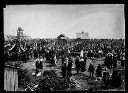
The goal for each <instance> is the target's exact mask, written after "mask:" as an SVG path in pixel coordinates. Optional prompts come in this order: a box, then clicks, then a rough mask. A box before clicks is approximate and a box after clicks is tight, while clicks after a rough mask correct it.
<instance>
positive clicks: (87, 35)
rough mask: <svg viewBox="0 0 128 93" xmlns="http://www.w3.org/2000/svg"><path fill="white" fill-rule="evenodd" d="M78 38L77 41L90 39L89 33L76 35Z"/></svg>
mask: <svg viewBox="0 0 128 93" xmlns="http://www.w3.org/2000/svg"><path fill="white" fill-rule="evenodd" d="M76 38H77V39H90V37H89V34H88V32H83V31H82V32H80V33H76Z"/></svg>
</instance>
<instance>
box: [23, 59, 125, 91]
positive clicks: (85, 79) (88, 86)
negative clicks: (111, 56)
mask: <svg viewBox="0 0 128 93" xmlns="http://www.w3.org/2000/svg"><path fill="white" fill-rule="evenodd" d="M92 63H93V65H94V66H95V68H96V67H97V65H98V64H101V65H103V64H104V58H103V59H93V60H92ZM88 66H89V61H88V59H87V61H86V71H85V72H83V73H79V74H78V75H77V74H76V70H75V69H74V68H72V76H71V77H70V79H71V80H72V81H74V82H75V84H76V87H75V88H73V89H69V90H75V91H77V90H95V91H125V78H124V77H125V76H123V77H122V79H123V84H122V87H121V88H118V89H108V90H105V89H103V88H102V87H103V81H102V80H97V79H96V78H95V76H94V79H93V80H91V79H90V78H89V72H88ZM26 68H28V71H29V74H30V76H31V77H32V79H33V82H34V83H35V85H36V84H38V82H36V79H39V78H40V77H41V76H42V74H41V75H40V76H38V77H37V76H33V75H32V73H33V72H34V70H35V69H36V67H35V59H32V60H31V61H29V62H27V63H24V64H23V66H22V69H26ZM118 68H119V69H123V68H121V67H120V62H118ZM50 69H53V70H56V73H57V75H58V76H59V77H62V74H61V60H59V61H58V62H57V66H54V67H52V66H51V65H50V63H48V62H46V61H45V60H44V62H43V71H42V73H43V72H44V71H46V70H50ZM108 71H109V73H110V74H112V70H108ZM37 81H38V80H37ZM67 91H68V90H67Z"/></svg>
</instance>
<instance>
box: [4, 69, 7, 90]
mask: <svg viewBox="0 0 128 93" xmlns="http://www.w3.org/2000/svg"><path fill="white" fill-rule="evenodd" d="M6 89H7V69H6V68H4V90H6Z"/></svg>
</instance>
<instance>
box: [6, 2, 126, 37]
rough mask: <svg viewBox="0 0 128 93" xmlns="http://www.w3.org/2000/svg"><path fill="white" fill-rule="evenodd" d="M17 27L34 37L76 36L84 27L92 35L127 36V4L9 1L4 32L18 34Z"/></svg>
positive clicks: (84, 30)
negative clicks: (29, 3) (53, 3)
mask: <svg viewBox="0 0 128 93" xmlns="http://www.w3.org/2000/svg"><path fill="white" fill-rule="evenodd" d="M18 27H22V28H23V30H24V34H25V35H28V36H31V37H32V38H56V37H57V36H59V35H60V34H65V36H68V37H69V38H76V33H78V32H82V31H83V32H88V33H89V37H90V38H115V39H118V38H125V18H124V5H123V4H87V5H86V4H82V5H80V4H77V5H72V4H69V5H66V4H65V5H62V4H61V5H52V4H39V5H38V4H37V5H7V6H6V8H5V9H4V34H11V35H16V33H17V32H16V30H17V28H18Z"/></svg>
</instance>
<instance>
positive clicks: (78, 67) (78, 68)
mask: <svg viewBox="0 0 128 93" xmlns="http://www.w3.org/2000/svg"><path fill="white" fill-rule="evenodd" d="M75 65H76V71H77V74H78V73H79V71H80V61H79V56H77V58H76V60H75Z"/></svg>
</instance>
